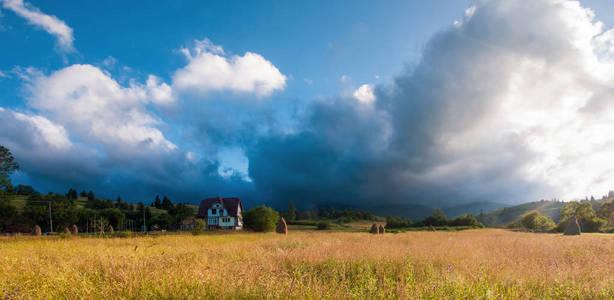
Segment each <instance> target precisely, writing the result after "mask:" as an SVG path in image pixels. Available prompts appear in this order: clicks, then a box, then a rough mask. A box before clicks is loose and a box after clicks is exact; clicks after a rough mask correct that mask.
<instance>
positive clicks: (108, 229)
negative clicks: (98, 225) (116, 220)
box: [107, 225, 115, 233]
mask: <svg viewBox="0 0 614 300" xmlns="http://www.w3.org/2000/svg"><path fill="white" fill-rule="evenodd" d="M107 231H108V232H109V233H113V232H115V230H113V226H111V225H109V227H107Z"/></svg>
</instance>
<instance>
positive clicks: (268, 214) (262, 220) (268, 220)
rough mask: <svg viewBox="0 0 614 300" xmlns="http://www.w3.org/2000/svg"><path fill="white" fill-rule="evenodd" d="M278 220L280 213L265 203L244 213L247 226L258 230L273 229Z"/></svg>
mask: <svg viewBox="0 0 614 300" xmlns="http://www.w3.org/2000/svg"><path fill="white" fill-rule="evenodd" d="M278 220H279V213H278V212H277V211H275V210H274V209H272V208H270V207H267V206H264V205H263V206H258V207H254V208H252V209H250V210H247V211H245V213H244V214H243V222H244V226H245V228H246V229H250V230H253V231H257V232H267V231H273V230H274V229H275V225H276V224H277V221H278Z"/></svg>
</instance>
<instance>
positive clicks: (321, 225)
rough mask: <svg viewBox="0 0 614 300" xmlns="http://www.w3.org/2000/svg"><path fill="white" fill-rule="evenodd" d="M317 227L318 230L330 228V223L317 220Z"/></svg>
mask: <svg viewBox="0 0 614 300" xmlns="http://www.w3.org/2000/svg"><path fill="white" fill-rule="evenodd" d="M317 228H318V230H329V229H330V223H328V222H326V221H321V222H318V225H317Z"/></svg>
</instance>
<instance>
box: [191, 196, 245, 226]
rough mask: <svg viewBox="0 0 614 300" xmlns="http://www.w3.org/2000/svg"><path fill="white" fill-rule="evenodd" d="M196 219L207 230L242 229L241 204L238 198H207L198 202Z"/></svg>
mask: <svg viewBox="0 0 614 300" xmlns="http://www.w3.org/2000/svg"><path fill="white" fill-rule="evenodd" d="M198 218H201V219H203V220H204V221H205V223H206V224H207V225H206V229H207V230H216V229H232V230H240V229H243V204H242V203H241V200H239V198H222V197H217V198H207V199H205V200H203V201H201V202H200V206H199V207H198Z"/></svg>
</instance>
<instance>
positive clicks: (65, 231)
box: [62, 227, 70, 234]
mask: <svg viewBox="0 0 614 300" xmlns="http://www.w3.org/2000/svg"><path fill="white" fill-rule="evenodd" d="M62 233H64V234H70V229H68V227H64V230H63V231H62Z"/></svg>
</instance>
